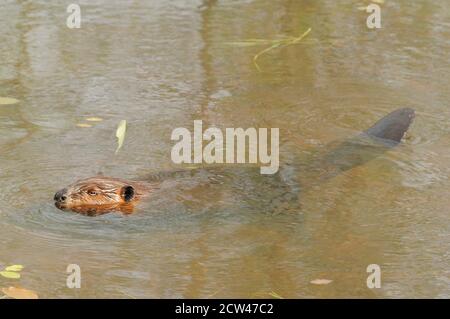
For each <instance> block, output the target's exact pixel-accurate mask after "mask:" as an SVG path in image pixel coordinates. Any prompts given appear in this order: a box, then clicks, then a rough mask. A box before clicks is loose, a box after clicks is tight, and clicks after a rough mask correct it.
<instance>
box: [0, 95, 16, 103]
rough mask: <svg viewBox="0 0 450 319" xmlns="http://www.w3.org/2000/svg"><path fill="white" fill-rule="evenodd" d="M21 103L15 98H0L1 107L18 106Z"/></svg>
mask: <svg viewBox="0 0 450 319" xmlns="http://www.w3.org/2000/svg"><path fill="white" fill-rule="evenodd" d="M19 102H20V101H19V100H18V99H15V98H13V97H1V96H0V105H9V104H16V103H19Z"/></svg>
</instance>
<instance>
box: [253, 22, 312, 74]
mask: <svg viewBox="0 0 450 319" xmlns="http://www.w3.org/2000/svg"><path fill="white" fill-rule="evenodd" d="M310 32H311V28H309V29H308V30H306V31H305V32H304V33H303V34H302V35H301V36H299V37H296V38H292V37H290V38H287V39H283V40H273V41H272V43H273V44H272V45H271V46H270V47H268V48H265V49H264V50H262V51H260V52H258V53H257V54H256V55H255V56H254V57H253V64H254V65H255V67H256V69H257V70H258V71H259V72H261V68H260V67H259V65H258V63H257V62H256V60H258V58H259V57H260V56H261V55H263V54H265V53H267V52H269V51H271V50H273V49H276V48H278V47H286V46H288V45H292V44H297V43H299V42H300V41H301V40H302V39H303V38H304V37H306V36H307V35H308V34H309V33H310Z"/></svg>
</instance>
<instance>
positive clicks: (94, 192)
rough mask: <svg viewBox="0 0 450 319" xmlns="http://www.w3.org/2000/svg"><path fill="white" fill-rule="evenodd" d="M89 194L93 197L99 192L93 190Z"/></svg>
mask: <svg viewBox="0 0 450 319" xmlns="http://www.w3.org/2000/svg"><path fill="white" fill-rule="evenodd" d="M87 193H88V194H89V195H91V196H95V195H97V192H96V191H94V190H92V189H90V190H88V191H87Z"/></svg>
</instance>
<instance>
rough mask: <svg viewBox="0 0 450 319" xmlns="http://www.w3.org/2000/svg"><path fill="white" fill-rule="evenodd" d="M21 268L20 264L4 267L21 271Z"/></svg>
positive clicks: (7, 269)
mask: <svg viewBox="0 0 450 319" xmlns="http://www.w3.org/2000/svg"><path fill="white" fill-rule="evenodd" d="M22 269H23V266H22V265H11V266H8V267H6V268H5V270H6V271H21V270H22Z"/></svg>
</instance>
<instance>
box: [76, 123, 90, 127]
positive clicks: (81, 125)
mask: <svg viewBox="0 0 450 319" xmlns="http://www.w3.org/2000/svg"><path fill="white" fill-rule="evenodd" d="M77 126H78V127H92V125H91V124H87V123H77Z"/></svg>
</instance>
